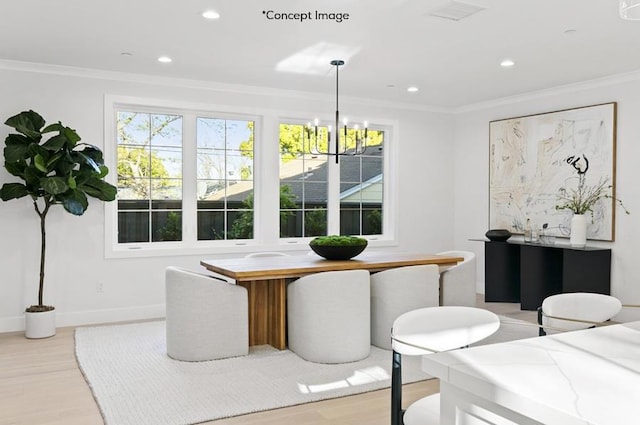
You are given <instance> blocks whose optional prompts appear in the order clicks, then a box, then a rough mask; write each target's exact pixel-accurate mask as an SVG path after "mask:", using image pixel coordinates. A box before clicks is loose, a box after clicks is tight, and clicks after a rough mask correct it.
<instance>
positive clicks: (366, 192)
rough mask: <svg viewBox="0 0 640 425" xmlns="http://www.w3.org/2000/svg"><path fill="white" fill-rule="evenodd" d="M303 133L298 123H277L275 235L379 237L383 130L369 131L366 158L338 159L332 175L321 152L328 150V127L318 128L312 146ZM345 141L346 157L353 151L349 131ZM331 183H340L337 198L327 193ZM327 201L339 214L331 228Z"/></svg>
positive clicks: (329, 160)
mask: <svg viewBox="0 0 640 425" xmlns="http://www.w3.org/2000/svg"><path fill="white" fill-rule="evenodd" d="M307 131H308V130H307V129H305V126H304V125H302V124H290V123H283V124H280V140H279V141H280V236H281V237H302V236H306V237H311V236H318V235H326V234H327V233H328V229H336V230H332V231H331V232H329V233H337V232H339V233H340V234H342V235H382V234H383V226H382V223H383V220H382V212H383V198H384V196H383V194H384V191H383V164H384V156H383V153H384V152H383V143H384V131H382V130H369V131H368V141H367V149H366V151H365V153H364V154H363V155H357V156H351V155H343V156H341V157H340V160H339V167H337V168H338V170H337V171H334V170H333V168H336V167H335V166H334V164H335V161H334V160H333V158H334V157H331V156H327V155H323V154H322V153H320V152H326V151H327V138H328V127H323V126H319V127H318V137H317V139H318V144H317V146H316V144H315V142H313V141H312V142H310V141H309V138H308V137H307ZM313 131H315V130H313ZM311 139H312V140H314V139H315V138H314V137H312V138H311ZM346 140H347V153H348V152H349V150H351V151H353V149H354V148H355V131H354V130H349V132H348V133H347V137H346ZM331 179H339V193H333V194H332V193H329V189H328V188H329V187H330V183H329V182H330V181H331ZM336 192H337V191H336ZM332 196H334V197H337V198H338V203H336V205H339V209H340V211H339V215H338V220H337V221H339V223H336V224H332V223H331V219H330V217H331V214H330V211H329V209H330V208H329V205H330V199H331V197H332ZM338 229H339V230H338Z"/></svg>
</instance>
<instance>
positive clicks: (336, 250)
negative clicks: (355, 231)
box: [309, 235, 368, 260]
mask: <svg viewBox="0 0 640 425" xmlns="http://www.w3.org/2000/svg"><path fill="white" fill-rule="evenodd" d="M367 243H368V241H367V240H366V239H364V238H360V237H357V236H338V235H330V236H318V237H317V238H314V239H312V240H311V242H309V247H311V249H312V250H313V251H314V252H315V253H316V254H318V255H319V256H321V257H324V258H326V259H327V260H350V259H351V258H353V257H355V256H356V255H358V254H360V253H361V252H362V251H364V249H365V248H366V247H367Z"/></svg>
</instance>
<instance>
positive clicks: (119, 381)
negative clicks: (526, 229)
mask: <svg viewBox="0 0 640 425" xmlns="http://www.w3.org/2000/svg"><path fill="white" fill-rule="evenodd" d="M509 320H510V321H511V320H513V319H509ZM508 327H509V329H508ZM510 328H513V329H510ZM535 332H537V331H536V330H535V329H533V328H530V327H521V326H515V327H514V326H512V325H507V326H505V327H503V328H501V330H500V331H498V333H497V334H496V335H494V337H492V341H493V342H497V341H504V340H511V339H519V338H523V337H529V336H534V335H535ZM501 333H504V335H503V336H501ZM75 340H76V357H77V360H78V364H79V366H80V369H81V370H82V372H83V374H84V376H85V379H86V380H87V382H88V384H89V386H90V387H91V390H92V392H93V395H94V397H95V399H96V401H97V403H98V406H99V408H100V411H101V413H102V416H103V418H104V421H105V424H106V425H183V424H196V423H200V422H205V421H209V420H214V419H220V418H225V417H230V416H237V415H242V414H247V413H253V412H258V411H263V410H270V409H275V408H280V407H285V406H293V405H296V404H302V403H308V402H312V401H318V400H323V399H329V398H336V397H343V396H348V395H352V394H358V393H363V392H367V391H373V390H377V389H381V388H387V387H389V385H390V376H391V372H390V370H391V352H390V351H386V350H381V349H379V348H376V347H372V349H371V355H370V356H369V357H368V358H367V359H365V360H362V361H359V362H354V363H346V364H339V365H324V364H317V363H311V362H307V361H305V360H302V359H301V358H300V357H298V356H297V355H295V354H294V353H292V352H291V351H288V350H284V351H278V350H275V349H273V348H271V347H269V346H259V347H252V349H251V351H250V354H249V355H248V356H246V357H238V358H232V359H224V360H215V361H208V362H197V363H190V362H180V361H175V360H172V359H170V358H169V357H167V355H166V347H165V323H164V321H158V322H147V323H136V324H129V325H113V326H99V327H87V328H78V329H76V334H75ZM428 378H429V376H428V375H426V374H425V373H424V372H422V371H421V370H420V358H419V357H407V356H405V357H404V358H403V382H405V383H408V382H415V381H419V380H424V379H428Z"/></svg>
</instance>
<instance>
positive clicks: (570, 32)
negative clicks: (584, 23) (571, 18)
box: [564, 29, 578, 35]
mask: <svg viewBox="0 0 640 425" xmlns="http://www.w3.org/2000/svg"><path fill="white" fill-rule="evenodd" d="M576 32H578V31H577V30H574V29H568V30H564V33H565V34H567V35H573V34H575V33H576Z"/></svg>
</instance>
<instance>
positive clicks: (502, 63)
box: [500, 59, 516, 68]
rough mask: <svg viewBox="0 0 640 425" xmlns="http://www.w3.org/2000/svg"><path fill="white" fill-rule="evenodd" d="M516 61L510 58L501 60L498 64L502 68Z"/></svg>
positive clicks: (510, 65) (512, 64)
mask: <svg viewBox="0 0 640 425" xmlns="http://www.w3.org/2000/svg"><path fill="white" fill-rule="evenodd" d="M515 64H516V63H515V62H514V61H512V60H511V59H505V60H503V61H502V62H500V66H501V67H503V68H510V67H512V66H514V65H515Z"/></svg>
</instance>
